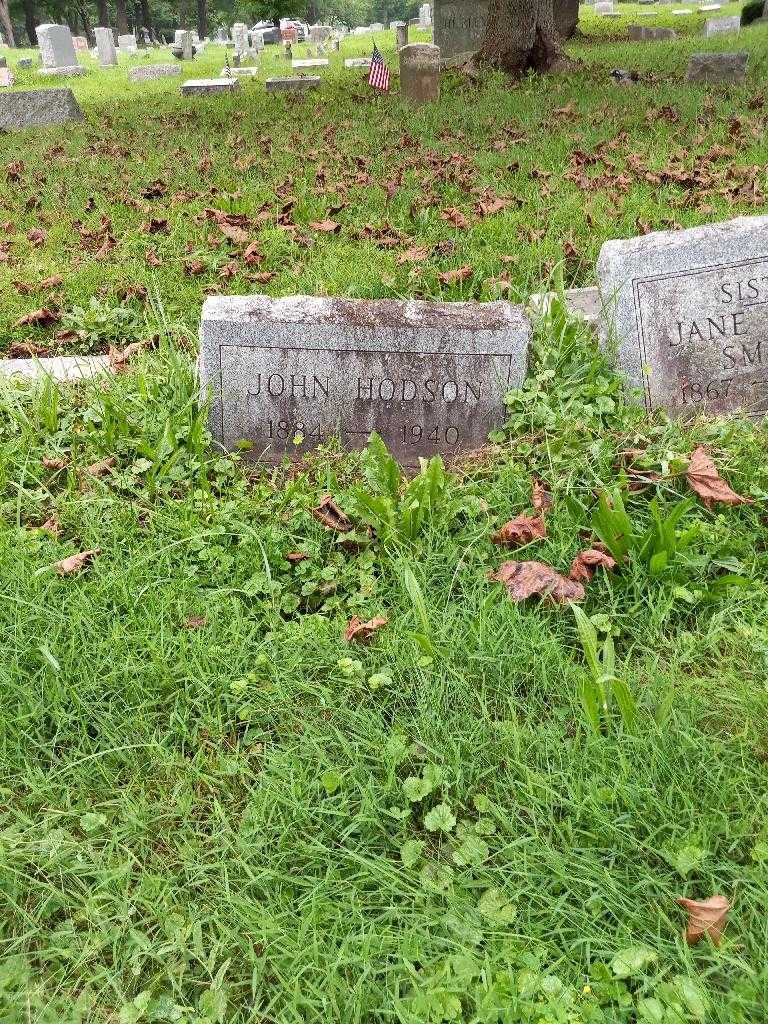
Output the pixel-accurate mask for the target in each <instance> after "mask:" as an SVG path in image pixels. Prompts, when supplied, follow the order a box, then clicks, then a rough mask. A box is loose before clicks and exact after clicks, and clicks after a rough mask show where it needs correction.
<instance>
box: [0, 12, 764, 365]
mask: <svg viewBox="0 0 768 1024" xmlns="http://www.w3.org/2000/svg"><path fill="white" fill-rule="evenodd" d="M724 10H725V8H724ZM666 16H667V15H666V14H665V13H663V12H662V13H660V14H659V18H661V19H662V20H663V17H666ZM693 17H696V18H698V15H696V16H693ZM603 20H605V19H603ZM608 20H609V21H610V19H608ZM645 20H647V22H648V23H649V24H654V23H655V21H656V19H655V18H648V19H645ZM673 20H675V21H681V22H682V21H684V20H685V19H673ZM600 21H601V19H598V18H596V17H595V16H594V15H592V14H590V13H589V12H587V13H586V14H585V16H584V19H583V27H584V31H585V32H586V33H588V36H587V39H586V41H576V42H574V43H573V44H572V45H571V46H570V50H571V53H572V54H573V56H574V57H575V58H577V59H578V60H580V61H581V64H580V65H579V66H578V67H577V68H576V69H575V70H574V72H573V73H572V74H570V75H567V76H564V77H553V78H545V79H537V78H533V79H530V80H526V81H524V82H522V83H520V84H519V85H517V86H515V87H512V88H510V87H508V85H507V83H505V82H504V81H503V80H502V79H501V78H497V77H493V76H491V77H490V78H489V79H487V80H486V81H485V82H484V83H483V84H482V85H481V86H480V87H475V86H472V85H470V84H469V83H467V82H466V81H464V80H463V79H462V78H461V77H459V76H446V77H445V80H444V87H443V98H442V100H441V102H440V104H439V105H436V106H434V107H429V108H425V109H422V110H418V111H413V110H411V109H409V108H408V107H407V106H405V105H403V104H402V103H401V102H400V99H399V95H398V92H397V87H396V86H395V88H394V90H393V93H392V94H390V95H389V96H386V97H383V96H377V95H374V94H373V93H372V91H371V90H370V89H369V88H368V87H367V85H366V84H365V82H364V78H363V75H362V74H361V72H360V71H359V69H358V70H350V71H345V70H344V69H343V66H342V64H341V61H342V59H343V57H344V56H346V55H350V54H353V53H354V54H360V53H365V52H366V51H367V48H368V47H369V46H370V41H369V40H367V39H363V40H359V39H355V40H348V41H345V42H344V44H343V50H342V53H341V54H340V55H338V56H336V55H332V56H331V64H332V66H331V68H330V69H325V70H323V71H322V75H323V79H324V85H323V89H322V91H321V92H320V93H317V94H311V95H308V96H304V97H300V98H296V97H292V98H286V97H279V96H267V95H266V93H265V92H264V85H263V79H264V78H266V77H267V75H270V74H275V73H285V71H286V65H285V62H284V61H282V60H281V58H280V57H279V55H278V54H277V52H276V49H275V48H268V50H267V53H266V55H265V57H264V59H263V64H262V70H261V74H260V80H259V81H256V82H243V86H242V90H241V92H240V93H239V95H237V96H235V97H222V96H214V97H207V98H205V97H198V98H196V99H195V98H182V97H181V96H180V94H179V80H178V79H165V80H161V81H159V82H155V83H144V84H141V85H132V84H129V83H128V81H127V74H128V68H129V66H132V65H133V64H135V63H141V62H142V60H143V59H144V58H140V57H137V58H134V59H132V60H131V61H126V62H125V63H121V66H120V67H119V68H117V69H115V70H106V71H100V70H97V69H96V67H95V64H92V66H91V70H90V71H89V74H88V75H87V76H84V77H83V78H79V79H69V80H67V81H66V83H65V82H62V83H61V84H67V85H71V87H72V88H73V90H74V92H75V94H76V95H77V96H78V98H79V99H80V101H81V103H82V105H83V109H84V112H85V114H86V122H85V123H84V124H83V125H68V126H66V127H61V128H52V129H50V130H48V131H45V132H35V131H32V132H26V133H19V134H13V135H8V136H5V137H4V138H3V139H2V140H0V166H5V167H10V170H9V171H6V173H5V174H3V175H2V176H1V177H0V204H2V206H1V207H0V217H1V218H2V223H3V225H4V231H3V234H2V239H1V240H2V243H3V244H2V251H3V253H4V256H5V258H4V259H3V260H2V261H0V287H2V294H3V303H2V310H0V337H2V341H3V344H4V346H5V347H6V348H8V347H9V346H10V345H12V344H13V343H14V342H15V343H17V344H20V345H24V344H27V345H29V344H32V345H37V346H40V347H41V348H43V349H50V348H53V349H56V350H58V349H62V350H69V351H73V350H74V351H77V350H80V351H83V350H94V349H101V350H103V349H105V348H106V347H107V345H108V344H109V343H110V342H112V341H115V340H117V339H120V338H122V339H123V340H133V339H134V338H135V337H138V336H146V334H147V333H148V332H152V331H156V330H157V328H158V318H159V313H158V309H159V308H160V307H162V310H163V311H164V316H165V317H166V318H167V319H168V320H169V321H170V322H172V323H173V324H174V325H175V327H176V329H182V328H186V329H187V330H188V331H190V332H193V331H194V330H195V329H196V324H197V322H198V318H199V313H200V308H201V304H202V301H203V298H204V296H205V294H206V293H211V292H213V291H216V290H220V291H225V292H233V293H248V292H251V291H268V292H269V293H270V294H275V295H277V294H289V293H308V294H325V293H327V294H342V295H350V296H361V297H385V296H417V297H435V298H438V297H445V298H448V299H466V298H477V299H481V300H487V299H491V298H494V297H498V296H499V295H502V296H510V297H511V298H513V299H516V300H519V299H522V298H525V297H527V295H528V294H529V293H530V291H532V290H535V289H536V288H538V287H539V286H540V284H541V282H542V281H543V280H546V279H547V277H548V276H549V274H550V273H551V270H552V268H553V266H554V265H555V264H556V263H558V262H560V261H562V260H563V259H564V260H565V275H566V283H567V284H571V285H585V284H590V283H593V281H594V265H595V259H596V257H597V254H598V252H599V249H600V246H601V244H602V243H603V241H605V240H606V239H608V238H615V237H625V236H626V237H628V236H631V235H634V234H636V233H638V231H640V230H648V229H649V228H651V229H659V228H664V227H670V226H675V225H683V226H690V225H694V224H698V223H702V222H705V221H710V220H717V219H723V218H727V217H730V216H733V215H736V214H739V213H753V212H755V211H756V210H759V209H761V208H762V206H763V203H764V188H765V172H764V167H765V162H766V150H765V145H766V144H765V132H764V124H765V108H764V95H763V89H762V83H763V79H764V77H765V71H766V59H765V43H766V38H768V36H767V35H766V31H767V30H766V28H765V26H756V27H754V28H750V29H749V30H747V31H744V32H743V33H742V34H741V36H740V37H739V38H738V46H739V47H740V48H742V47H743V48H746V49H749V50H750V52H751V64H750V73H749V83H748V85H747V86H745V87H744V88H730V89H715V90H712V91H707V90H705V89H703V88H701V87H694V86H688V85H686V84H685V83H684V82H683V76H684V71H685V65H686V63H687V59H688V57H689V55H690V53H691V52H694V51H696V50H699V49H727V48H730V47H732V46H734V45H736V44H735V43H734V40H733V39H732V38H731V37H719V38H715V39H712V40H703V39H701V38H699V37H694V36H686V37H684V38H681V39H680V40H679V41H678V42H675V43H662V44H654V45H650V44H647V43H638V44H629V43H619V42H612V41H606V42H596V41H595V38H594V35H593V34H592V33H594V32H597V30H598V28H599V27H600V26H599V24H598V23H599V22H600ZM613 30H615V31H618V29H617V27H616V26H615V25H613ZM390 36H391V34H390V33H385V34H384V37H383V38H382V40H380V42H381V44H382V45H384V39H386V40H387V45H386V47H385V50H386V54H387V57H388V59H389V60H390V62H391V64H392V65H393V67H396V57H395V54H394V52H393V45H392V42H391V39H390ZM420 36H425V34H424V33H422V34H419V33H416V37H417V38H419V37H420ZM303 52H304V48H303V47H298V48H297V50H296V53H297V55H301V54H302V53H303ZM225 53H226V51H225V50H224V48H223V47H210V48H209V49H208V50H207V51H206V52H205V54H203V55H202V56H201V57H200V58H199V59H197V60H196V61H195V62H194V64H193V65H191V66H189V67H186V66H185V67H184V69H183V73H184V76H185V77H199V76H204V75H208V74H218V73H219V72H220V70H221V68H222V66H223V63H224V57H225ZM83 59H84V60H86V59H90V58H83ZM151 59H153V60H166V59H172V58H166V57H165V56H164V55H163V54H161V53H158V54H154V53H153V54H152V57H151ZM615 67H622V68H630V69H635V70H637V71H639V72H640V73H641V78H642V80H641V82H640V84H638V85H636V86H634V87H631V88H622V87H620V86H618V85H617V84H616V83H614V82H613V81H612V80H611V78H610V71H611V69H613V68H615ZM39 84H40V80H39V78H37V77H36V76H35V73H34V72H32V71H30V72H26V73H22V74H20V75H19V76H18V86H19V87H30V86H31V85H34V86H37V85H39ZM363 123H364V124H365V131H361V124H363ZM18 163H20V164H21V165H22V166H21V167H17V166H15V165H16V164H18ZM157 182H159V186H156V187H153V186H155V183H157ZM497 200H503V202H502V204H501V207H500V208H499V206H498V203H497ZM206 210H217V211H223V212H225V213H228V214H237V215H241V216H245V217H246V218H248V219H247V221H246V225H245V228H244V232H245V235H244V238H245V240H244V241H233V240H232V239H231V238H227V237H225V236H224V235H223V234H222V233H221V232H220V231H219V230H218V227H217V225H216V223H215V222H212V221H211V220H210V215H208V216H206V214H205V211H206ZM457 214H458V216H457ZM326 220H331V221H332V222H333V223H335V224H337V225H338V228H337V229H336V230H335V231H334V232H333V233H325V232H323V231H322V230H319V229H317V228H313V227H312V225H313V224H319V223H322V222H323V221H326ZM30 232H31V233H32V235H31V237H30ZM38 232H42V236H41V235H40V234H38ZM250 243H256V247H255V249H251V251H250V254H249V255H248V258H244V254H245V253H246V251H247V249H248V245H249V244H250ZM464 267H470V268H471V271H472V272H471V274H469V275H468V276H467V275H460V277H463V278H464V279H463V280H462V281H459V282H458V283H456V282H454V283H453V284H447V283H445V282H444V281H441V280H440V277H439V275H440V274H441V273H445V272H447V271H451V270H456V269H460V268H464ZM59 276H61V278H62V281H61V283H60V284H55V285H53V286H42V287H41V282H46V281H49V280H50V279H51V278H52V277H53V278H57V277H59ZM153 299H154V300H155V302H154V306H153V303H152V300H153ZM92 301H93V302H95V303H96V304H97V305H96V308H90V304H91V302H92ZM41 308H51V309H52V311H53V312H54V313H60V314H61V319H60V320H58V321H54V322H49V323H48V324H46V325H44V326H42V327H37V326H35V325H32V326H29V325H28V324H22V325H20V326H17V327H14V325H15V324H16V323H17V322H18V321H19V320H20V319H21V318H23V317H25V316H28V315H29V314H30V313H32V312H34V311H35V310H38V309H41ZM115 310H117V311H118V312H117V313H115V312H114V311H115ZM126 311H127V312H126ZM56 334H63V340H57V339H56V337H55V336H56Z"/></svg>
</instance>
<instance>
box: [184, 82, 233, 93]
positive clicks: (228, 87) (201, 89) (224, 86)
mask: <svg viewBox="0 0 768 1024" xmlns="http://www.w3.org/2000/svg"><path fill="white" fill-rule="evenodd" d="M239 89H240V82H239V81H238V80H237V79H236V78H189V79H187V81H186V82H184V83H183V84H182V86H181V94H182V96H209V95H211V94H212V93H219V92H237V91H238V90H239Z"/></svg>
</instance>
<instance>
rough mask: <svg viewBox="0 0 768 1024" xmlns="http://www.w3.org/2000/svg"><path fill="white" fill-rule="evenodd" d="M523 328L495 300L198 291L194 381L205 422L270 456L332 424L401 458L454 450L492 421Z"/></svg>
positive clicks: (516, 374)
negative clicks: (381, 443)
mask: <svg viewBox="0 0 768 1024" xmlns="http://www.w3.org/2000/svg"><path fill="white" fill-rule="evenodd" d="M530 333H531V328H530V323H529V321H528V320H527V318H526V317H525V316H524V314H523V312H522V311H521V309H520V308H519V307H517V306H512V305H510V304H509V303H507V302H490V303H445V302H416V301H410V302H400V301H396V300H391V299H381V300H354V299H329V298H310V297H307V296H302V295H299V296H289V297H287V298H282V299H271V298H268V297H267V296H263V295H258V296H243V297H230V298H223V297H217V298H210V299H207V300H206V302H205V305H204V306H203V316H202V323H201V329H200V383H201V389H202V394H203V398H204V399H205V398H207V394H208V389H209V388H210V391H211V395H212V406H211V414H210V427H211V432H212V434H213V435H214V437H215V438H216V439H217V440H218V441H220V442H221V443H222V444H223V445H224V446H225V447H226V448H229V449H232V448H235V447H237V446H238V443H239V442H242V441H248V442H251V443H252V449H251V452H250V455H251V457H254V458H258V457H259V456H261V455H262V454H263V455H264V456H265V457H266V458H268V459H271V460H276V459H280V458H282V457H283V456H284V455H286V454H302V453H304V452H306V451H309V450H311V449H312V448H316V447H317V446H318V445H319V444H321V443H322V442H323V441H325V440H326V439H327V438H328V437H330V436H332V435H339V436H340V438H341V441H342V443H343V444H344V445H345V446H346V447H348V448H359V447H361V446H363V445H364V444H365V443H366V441H367V439H368V436H369V434H370V433H371V431H373V430H376V431H378V433H379V434H381V436H382V437H383V438H384V440H385V441H386V443H387V445H388V446H389V448H390V450H391V451H392V452H393V454H394V455H395V457H396V458H397V459H398V460H399V461H400V462H402V463H403V464H405V465H414V464H416V463H417V461H418V458H419V457H420V456H431V455H434V454H436V453H438V452H441V453H443V454H449V455H450V454H459V453H461V452H465V451H468V450H471V449H474V448H477V447H480V446H481V445H483V444H485V443H486V440H487V436H488V433H489V431H491V430H493V429H495V428H497V427H499V426H500V425H501V424H502V423H503V422H504V418H505V413H504V403H503V398H504V395H505V394H506V392H507V391H508V390H509V389H510V388H511V387H515V386H517V385H519V384H520V383H521V382H522V380H523V378H524V376H525V372H526V360H527V351H528V342H529V338H530Z"/></svg>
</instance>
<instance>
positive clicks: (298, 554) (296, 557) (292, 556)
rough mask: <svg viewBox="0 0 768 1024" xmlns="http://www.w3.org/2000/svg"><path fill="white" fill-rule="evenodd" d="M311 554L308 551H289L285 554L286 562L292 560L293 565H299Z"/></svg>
mask: <svg viewBox="0 0 768 1024" xmlns="http://www.w3.org/2000/svg"><path fill="white" fill-rule="evenodd" d="M308 558H309V555H308V554H307V553H306V551H289V552H288V554H287V555H286V556H285V560H286V562H290V563H291V565H297V564H298V563H299V562H306V560H307V559H308Z"/></svg>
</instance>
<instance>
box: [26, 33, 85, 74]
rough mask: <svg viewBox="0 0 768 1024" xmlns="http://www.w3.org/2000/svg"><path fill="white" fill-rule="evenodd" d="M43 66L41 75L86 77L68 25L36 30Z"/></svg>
mask: <svg viewBox="0 0 768 1024" xmlns="http://www.w3.org/2000/svg"><path fill="white" fill-rule="evenodd" d="M35 33H36V35H37V42H38V44H39V46H40V59H41V60H42V62H43V66H42V68H41V69H40V74H41V75H84V74H85V68H83V67H80V65H79V64H78V63H77V54H76V53H75V46H74V43H73V42H72V33H71V32H70V31H69V29H68V28H67V26H66V25H38V26H37V28H36V29H35Z"/></svg>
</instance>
